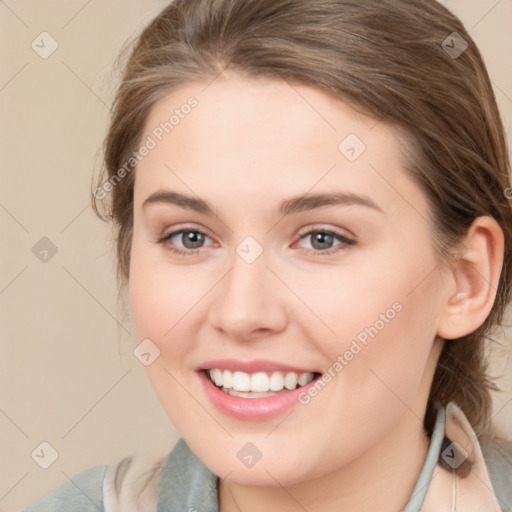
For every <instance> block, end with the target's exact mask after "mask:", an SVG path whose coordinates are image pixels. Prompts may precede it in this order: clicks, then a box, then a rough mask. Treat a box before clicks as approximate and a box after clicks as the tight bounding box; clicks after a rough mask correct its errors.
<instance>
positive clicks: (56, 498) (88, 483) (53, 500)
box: [23, 465, 108, 512]
mask: <svg viewBox="0 0 512 512" xmlns="http://www.w3.org/2000/svg"><path fill="white" fill-rule="evenodd" d="M107 468H108V466H106V465H104V466H103V465H100V466H93V467H91V468H88V469H85V470H84V471H82V472H80V473H78V474H76V475H75V476H73V477H71V478H70V479H69V480H68V481H67V482H65V483H63V484H62V485H61V486H59V487H57V488H56V489H55V490H53V491H51V492H50V493H49V494H47V495H46V496H43V497H42V498H40V499H39V500H37V501H36V502H34V503H32V504H31V505H29V506H28V507H27V508H26V509H25V510H24V511H23V512H68V511H69V510H74V511H80V512H89V511H90V512H98V511H100V512H102V511H103V510H104V508H103V480H104V478H105V474H106V472H107Z"/></svg>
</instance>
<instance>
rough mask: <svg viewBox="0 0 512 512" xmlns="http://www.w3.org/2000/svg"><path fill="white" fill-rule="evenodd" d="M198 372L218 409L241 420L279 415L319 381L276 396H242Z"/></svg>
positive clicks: (262, 418)
mask: <svg viewBox="0 0 512 512" xmlns="http://www.w3.org/2000/svg"><path fill="white" fill-rule="evenodd" d="M198 374H199V378H200V379H201V382H202V385H203V388H204V390H205V392H206V394H207V395H208V397H209V398H210V400H211V401H212V402H213V404H214V405H215V406H216V407H217V409H219V410H220V411H221V412H223V413H225V414H228V415H229V416H232V417H234V418H237V419H240V420H266V419H269V418H275V417H276V416H279V415H280V414H282V413H284V412H285V411H286V410H288V409H290V408H291V407H292V406H293V405H296V404H299V394H301V393H303V392H307V390H308V388H309V387H310V386H312V385H313V384H314V383H315V382H316V381H317V378H315V379H313V380H312V381H311V382H309V383H308V384H306V385H305V386H301V387H300V388H297V389H294V390H292V391H286V392H281V393H278V394H276V395H274V396H268V397H265V398H242V397H239V396H231V395H228V394H227V393H224V391H221V390H220V389H219V388H218V387H217V386H216V385H215V384H214V383H213V382H212V381H211V380H210V379H209V378H208V377H207V376H206V373H205V372H204V371H200V372H198ZM318 378H319V377H318Z"/></svg>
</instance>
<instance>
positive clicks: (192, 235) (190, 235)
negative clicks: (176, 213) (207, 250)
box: [185, 231, 203, 248]
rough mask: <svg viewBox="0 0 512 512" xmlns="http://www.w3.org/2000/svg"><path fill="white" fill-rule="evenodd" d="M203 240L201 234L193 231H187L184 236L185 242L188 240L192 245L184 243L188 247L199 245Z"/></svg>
mask: <svg viewBox="0 0 512 512" xmlns="http://www.w3.org/2000/svg"><path fill="white" fill-rule="evenodd" d="M202 241H203V236H202V235H200V234H199V233H197V232H195V231H187V232H186V236H185V242H187V243H188V242H190V243H191V244H192V245H191V246H189V245H187V243H185V246H186V247H188V248H195V247H200V246H201V242H202Z"/></svg>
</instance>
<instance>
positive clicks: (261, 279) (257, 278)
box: [211, 237, 285, 339]
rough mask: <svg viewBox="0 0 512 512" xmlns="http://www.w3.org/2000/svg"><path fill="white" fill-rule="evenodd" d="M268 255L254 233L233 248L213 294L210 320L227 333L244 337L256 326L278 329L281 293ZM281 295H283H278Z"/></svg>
mask: <svg viewBox="0 0 512 512" xmlns="http://www.w3.org/2000/svg"><path fill="white" fill-rule="evenodd" d="M267 264H269V261H268V256H267V253H266V251H264V249H263V247H262V246H261V244H259V243H258V242H257V241H256V240H255V239H254V238H253V237H246V238H245V239H244V240H243V241H242V242H241V243H240V244H239V245H238V246H237V247H236V249H235V252H234V254H233V256H232V258H231V260H230V270H229V272H228V274H227V275H226V276H225V278H224V279H223V280H222V284H221V285H220V286H219V288H218V293H217V294H216V295H215V301H214V305H213V306H212V311H213V315H212V317H211V320H212V322H213V324H214V325H215V326H216V327H217V328H220V329H222V330H223V331H224V332H225V333H226V334H228V335H230V336H232V337H234V338H237V339H244V338H247V337H249V336H250V335H251V333H252V332H253V331H255V330H262V329H265V330H275V329H281V328H282V327H283V325H284V322H285V315H284V308H283V307H282V306H283V304H282V303H280V297H281V294H279V293H278V291H277V290H276V289H275V288H274V287H275V286H276V284H277V281H276V279H275V277H274V276H273V275H272V272H270V270H269V269H268V268H267ZM281 298H282V297H281Z"/></svg>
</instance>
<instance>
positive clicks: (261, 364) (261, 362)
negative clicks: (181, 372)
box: [198, 359, 320, 373]
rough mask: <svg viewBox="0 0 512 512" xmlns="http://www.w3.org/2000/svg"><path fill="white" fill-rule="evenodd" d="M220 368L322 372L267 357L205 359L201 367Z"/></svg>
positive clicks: (204, 368) (253, 371)
mask: <svg viewBox="0 0 512 512" xmlns="http://www.w3.org/2000/svg"><path fill="white" fill-rule="evenodd" d="M212 368H218V369H220V370H230V371H239V372H245V373H257V372H295V373H320V372H317V371H316V370H311V369H308V368H300V367H298V366H292V365H289V364H283V363H278V362H276V361H270V360H267V359H255V360H253V361H239V360H236V359H215V360H211V361H205V362H204V363H203V364H202V365H201V366H200V367H199V368H198V371H200V370H211V369H212Z"/></svg>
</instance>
